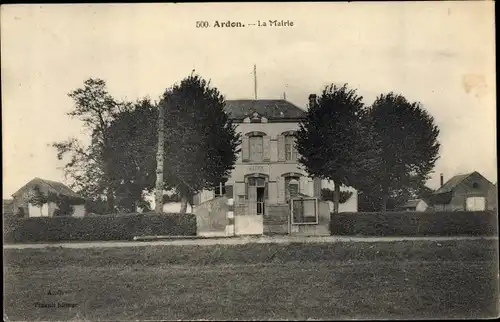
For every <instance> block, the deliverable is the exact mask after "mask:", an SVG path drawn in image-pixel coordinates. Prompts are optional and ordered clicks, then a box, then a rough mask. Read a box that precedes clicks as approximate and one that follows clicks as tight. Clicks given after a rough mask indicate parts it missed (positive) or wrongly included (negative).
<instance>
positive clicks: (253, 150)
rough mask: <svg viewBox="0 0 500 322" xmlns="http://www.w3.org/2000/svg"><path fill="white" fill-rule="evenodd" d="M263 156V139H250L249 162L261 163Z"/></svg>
mask: <svg viewBox="0 0 500 322" xmlns="http://www.w3.org/2000/svg"><path fill="white" fill-rule="evenodd" d="M263 155H264V138H263V137H262V136H251V137H250V160H251V161H262V160H263Z"/></svg>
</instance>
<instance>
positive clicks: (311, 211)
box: [291, 198, 318, 225]
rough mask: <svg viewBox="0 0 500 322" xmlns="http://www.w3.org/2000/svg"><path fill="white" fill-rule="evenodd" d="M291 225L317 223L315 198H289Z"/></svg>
mask: <svg viewBox="0 0 500 322" xmlns="http://www.w3.org/2000/svg"><path fill="white" fill-rule="evenodd" d="M291 210H292V225H307V224H308V225H314V224H317V223H318V203H317V200H316V199H315V198H306V199H300V200H291Z"/></svg>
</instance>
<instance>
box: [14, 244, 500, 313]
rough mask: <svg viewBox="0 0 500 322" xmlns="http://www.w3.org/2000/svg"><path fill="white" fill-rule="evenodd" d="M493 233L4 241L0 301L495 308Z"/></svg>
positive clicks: (162, 308)
mask: <svg viewBox="0 0 500 322" xmlns="http://www.w3.org/2000/svg"><path fill="white" fill-rule="evenodd" d="M497 244H498V242H497V241H486V240H475V241H446V242H439V243H437V242H430V241H429V242H422V241H417V242H414V241H408V242H393V243H387V242H385V243H353V242H349V243H334V244H299V243H293V244H289V245H279V244H248V245H217V246H151V247H149V246H148V247H130V248H108V249H62V248H49V249H26V250H4V263H5V264H4V276H5V282H4V284H5V287H4V310H5V315H6V316H7V317H8V319H10V320H29V321H34V320H45V321H47V320H71V319H73V320H85V319H88V320H154V319H156V320H158V319H163V320H193V319H209V320H230V319H240V320H255V319H265V320H269V319H274V320H276V319H282V320H290V319H292V320H297V319H308V318H309V319H352V318H358V319H368V318H372V319H373V318H374V319H381V318H392V319H398V318H405V319H408V318H410V319H422V318H453V317H457V318H466V317H467V318H473V317H476V318H484V317H494V316H497V312H498V308H497V304H498V297H497V294H498V264H497V262H498V255H497V254H498V246H497ZM52 305H55V306H56V307H50V306H52ZM57 306H59V307H57Z"/></svg>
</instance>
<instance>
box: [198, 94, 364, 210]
mask: <svg viewBox="0 0 500 322" xmlns="http://www.w3.org/2000/svg"><path fill="white" fill-rule="evenodd" d="M226 112H227V113H228V115H230V117H231V119H232V121H233V123H235V124H236V125H237V131H238V132H239V133H241V136H242V144H241V152H240V153H239V154H238V159H237V161H236V164H235V168H234V170H233V171H232V173H231V175H230V176H229V177H228V178H225V181H224V182H221V183H220V184H219V185H218V186H217V187H214V189H213V190H206V191H202V192H201V193H199V194H198V195H196V196H195V198H194V205H195V206H196V205H199V204H202V203H204V202H206V201H208V200H211V199H213V198H216V197H219V196H222V195H225V196H227V197H228V198H233V199H234V202H235V214H236V215H238V214H247V215H264V216H266V217H269V216H267V215H271V214H269V211H270V209H277V208H276V207H275V206H279V205H287V201H288V200H289V197H290V193H292V194H293V193H294V191H293V190H296V191H295V193H296V194H298V195H301V196H304V197H318V198H319V197H320V193H321V189H322V188H327V187H328V188H331V189H333V183H331V182H327V181H325V180H319V179H315V178H312V177H310V176H309V175H308V174H307V172H306V171H305V170H304V169H303V168H302V167H301V166H300V164H299V163H298V161H297V159H298V153H297V150H296V148H295V137H294V136H293V135H294V133H295V131H297V130H298V129H299V123H300V121H301V120H302V118H303V117H304V113H305V111H304V110H303V109H300V108H299V107H297V106H295V105H294V104H292V103H290V102H288V101H286V100H234V101H231V100H229V101H227V102H226ZM291 189H292V191H291ZM350 190H351V191H353V194H352V197H351V198H350V200H348V201H347V202H346V203H344V207H342V205H341V208H340V210H341V211H354V212H355V211H357V193H356V191H354V190H353V189H350ZM271 211H272V210H271Z"/></svg>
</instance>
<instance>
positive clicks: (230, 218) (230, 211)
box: [226, 198, 235, 236]
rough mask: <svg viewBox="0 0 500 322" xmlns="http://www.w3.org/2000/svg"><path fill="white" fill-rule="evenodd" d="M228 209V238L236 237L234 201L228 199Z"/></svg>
mask: <svg viewBox="0 0 500 322" xmlns="http://www.w3.org/2000/svg"><path fill="white" fill-rule="evenodd" d="M227 205H228V209H227V212H226V218H227V224H226V236H234V235H235V231H234V199H233V198H229V199H227Z"/></svg>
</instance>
